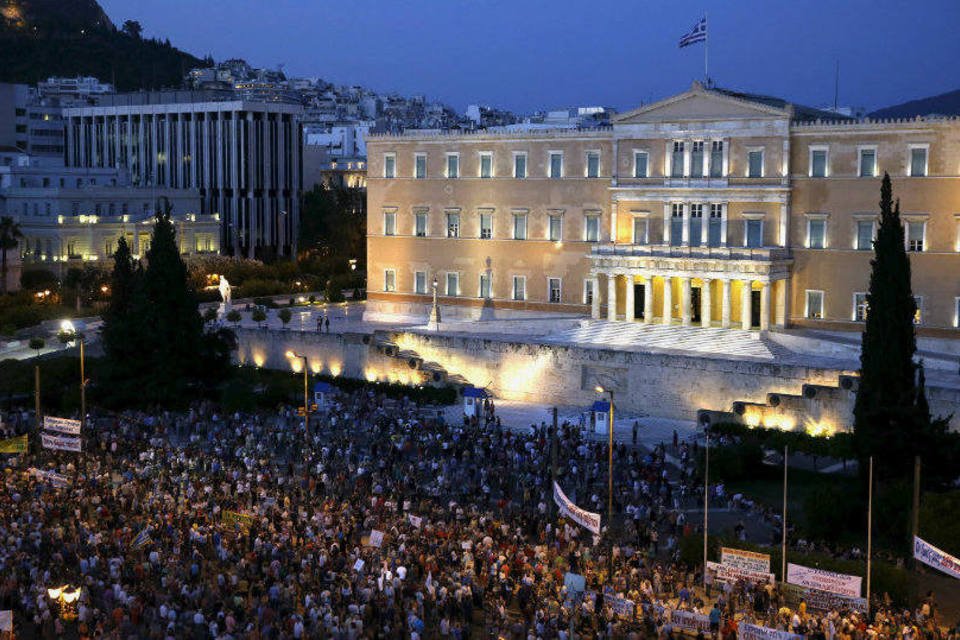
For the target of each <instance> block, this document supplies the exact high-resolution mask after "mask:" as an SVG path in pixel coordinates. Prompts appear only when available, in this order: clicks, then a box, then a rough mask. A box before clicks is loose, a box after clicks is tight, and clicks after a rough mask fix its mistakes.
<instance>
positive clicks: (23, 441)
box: [0, 435, 27, 453]
mask: <svg viewBox="0 0 960 640" xmlns="http://www.w3.org/2000/svg"><path fill="white" fill-rule="evenodd" d="M26 452H27V436H25V435H23V436H17V437H16V438H7V439H6V440H0V453H26Z"/></svg>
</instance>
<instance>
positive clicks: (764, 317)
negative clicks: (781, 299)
mask: <svg viewBox="0 0 960 640" xmlns="http://www.w3.org/2000/svg"><path fill="white" fill-rule="evenodd" d="M769 329H770V283H769V282H764V283H763V288H762V289H760V330H761V331H767V330H769Z"/></svg>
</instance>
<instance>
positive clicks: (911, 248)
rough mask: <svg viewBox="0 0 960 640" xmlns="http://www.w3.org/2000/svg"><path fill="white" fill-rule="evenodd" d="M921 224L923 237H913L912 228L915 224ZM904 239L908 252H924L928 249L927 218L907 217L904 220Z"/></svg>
mask: <svg viewBox="0 0 960 640" xmlns="http://www.w3.org/2000/svg"><path fill="white" fill-rule="evenodd" d="M916 224H919V225H921V234H920V235H921V238H920V240H919V244H917V242H918V241H916V240H914V239H912V238H911V234H910V229H911V228H912V227H913V225H916ZM903 226H904V229H903V241H904V244H905V248H906V250H907V253H923V252H925V251H926V250H927V221H926V220H911V219H909V218H907V219H906V220H904V221H903Z"/></svg>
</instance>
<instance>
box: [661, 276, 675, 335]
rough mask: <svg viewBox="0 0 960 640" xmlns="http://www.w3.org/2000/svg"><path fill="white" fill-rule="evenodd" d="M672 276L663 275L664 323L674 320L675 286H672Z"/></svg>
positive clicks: (662, 320) (662, 319)
mask: <svg viewBox="0 0 960 640" xmlns="http://www.w3.org/2000/svg"><path fill="white" fill-rule="evenodd" d="M670 281H671V278H670V276H663V317H662V318H661V319H660V320H661V322H663V324H671V323H672V322H673V287H671V286H670Z"/></svg>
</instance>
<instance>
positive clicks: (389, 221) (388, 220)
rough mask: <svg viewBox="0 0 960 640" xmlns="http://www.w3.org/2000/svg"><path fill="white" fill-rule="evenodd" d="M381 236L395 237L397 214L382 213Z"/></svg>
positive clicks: (392, 212)
mask: <svg viewBox="0 0 960 640" xmlns="http://www.w3.org/2000/svg"><path fill="white" fill-rule="evenodd" d="M383 235H385V236H395V235H397V212H396V211H384V212H383Z"/></svg>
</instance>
